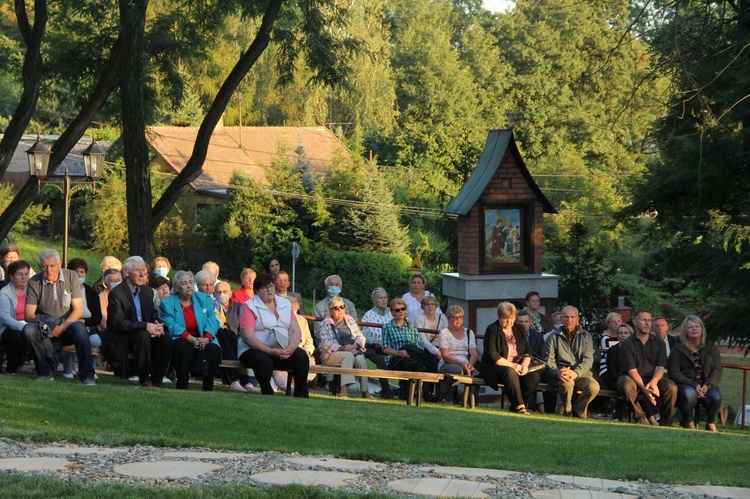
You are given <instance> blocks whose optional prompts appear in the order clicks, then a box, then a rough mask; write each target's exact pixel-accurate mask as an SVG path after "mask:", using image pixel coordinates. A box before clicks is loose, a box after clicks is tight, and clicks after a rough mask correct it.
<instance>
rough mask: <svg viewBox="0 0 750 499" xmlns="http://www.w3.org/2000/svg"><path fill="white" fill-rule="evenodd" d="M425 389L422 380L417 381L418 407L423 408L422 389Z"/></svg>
mask: <svg viewBox="0 0 750 499" xmlns="http://www.w3.org/2000/svg"><path fill="white" fill-rule="evenodd" d="M423 388H424V386H423V384H422V380H421V379H420V380H417V407H422V389H423Z"/></svg>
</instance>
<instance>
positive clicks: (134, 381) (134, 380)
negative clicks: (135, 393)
mask: <svg viewBox="0 0 750 499" xmlns="http://www.w3.org/2000/svg"><path fill="white" fill-rule="evenodd" d="M128 381H130V382H131V383H140V382H141V380H140V378H138V376H131V377H129V378H128Z"/></svg>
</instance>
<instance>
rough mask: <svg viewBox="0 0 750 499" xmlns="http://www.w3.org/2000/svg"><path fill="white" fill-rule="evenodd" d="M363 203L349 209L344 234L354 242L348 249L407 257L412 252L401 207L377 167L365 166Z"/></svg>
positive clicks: (350, 241) (361, 200)
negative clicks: (400, 213) (401, 221)
mask: <svg viewBox="0 0 750 499" xmlns="http://www.w3.org/2000/svg"><path fill="white" fill-rule="evenodd" d="M363 174H364V182H363V185H362V191H361V194H360V196H359V197H360V202H361V203H362V204H360V205H356V206H354V207H352V208H350V209H349V212H348V213H347V214H346V215H345V217H344V219H343V220H342V224H341V230H342V233H343V235H344V236H345V237H347V238H351V239H350V240H349V244H348V245H347V246H349V247H351V248H357V249H360V250H365V251H379V252H382V253H405V252H406V251H407V250H408V248H409V236H408V229H407V228H404V227H402V226H401V224H400V223H399V213H398V207H397V206H395V205H394V204H393V193H392V192H391V190H390V189H389V188H388V185H387V183H386V179H385V176H384V175H383V174H382V172H381V171H380V170H379V169H378V167H377V166H376V165H374V164H369V165H366V166H365V170H364V172H363Z"/></svg>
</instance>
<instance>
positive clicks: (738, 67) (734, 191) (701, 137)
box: [625, 0, 750, 345]
mask: <svg viewBox="0 0 750 499" xmlns="http://www.w3.org/2000/svg"><path fill="white" fill-rule="evenodd" d="M669 9H670V10H666V11H664V14H665V16H666V18H668V19H669V21H668V22H667V23H665V24H664V25H663V26H662V28H661V29H660V30H659V32H658V33H657V34H656V35H655V36H654V45H655V48H656V50H657V54H658V56H659V65H660V68H661V69H662V71H663V72H664V73H665V74H667V75H668V76H669V77H670V83H671V85H672V87H671V88H670V95H671V98H670V100H669V103H668V104H669V106H668V112H667V114H666V116H665V117H664V118H663V119H662V120H660V121H659V123H658V127H657V131H656V134H655V136H656V143H657V146H658V158H657V159H656V160H655V161H654V162H653V164H652V165H651V168H650V169H649V171H648V173H647V174H646V175H645V176H644V177H643V179H642V181H641V182H639V183H638V189H637V190H636V196H635V198H634V200H633V206H632V207H631V208H630V209H629V210H627V211H626V212H625V214H627V215H635V214H639V213H648V214H649V216H650V218H651V220H652V225H651V236H652V239H651V240H654V241H658V242H659V243H660V245H662V246H664V251H663V252H662V253H661V255H660V260H661V268H662V269H663V272H664V274H665V275H667V276H669V277H672V278H676V279H679V280H681V281H683V282H686V283H693V282H694V283H695V285H697V287H698V288H699V289H700V290H701V296H700V298H701V299H702V301H701V300H696V302H695V304H694V309H693V310H692V311H693V312H695V311H699V310H701V309H702V308H703V307H706V308H708V310H707V311H705V312H706V315H708V313H710V322H709V324H708V328H707V329H708V331H709V333H710V334H713V335H714V336H720V337H724V338H728V339H732V340H734V341H737V342H739V343H741V344H744V345H750V328H748V324H750V278H749V277H750V219H749V218H748V213H750V196H749V195H748V192H750V160H749V159H750V140H749V137H748V134H749V133H750V102H749V101H748V99H747V96H748V95H750V56H749V55H748V52H747V48H746V47H747V45H748V42H749V41H750V1H747V0H739V1H687V2H679V3H675V4H674V5H670V7H669Z"/></svg>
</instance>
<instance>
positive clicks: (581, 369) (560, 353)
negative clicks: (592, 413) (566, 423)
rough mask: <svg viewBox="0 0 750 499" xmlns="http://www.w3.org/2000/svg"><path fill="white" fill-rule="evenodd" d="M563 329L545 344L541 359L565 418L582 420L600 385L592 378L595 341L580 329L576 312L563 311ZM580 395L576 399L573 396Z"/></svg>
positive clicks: (569, 307) (570, 310)
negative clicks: (544, 363)
mask: <svg viewBox="0 0 750 499" xmlns="http://www.w3.org/2000/svg"><path fill="white" fill-rule="evenodd" d="M562 321H563V322H562V327H561V328H560V331H558V332H556V333H553V334H552V335H550V337H549V338H547V342H546V343H545V344H544V354H543V358H544V360H545V361H546V362H547V366H548V367H547V373H548V375H549V379H550V384H551V385H552V386H554V387H556V388H557V392H558V393H559V394H560V397H561V398H562V402H563V413H564V414H565V415H566V416H574V417H578V418H585V417H586V414H587V412H588V407H589V403H590V402H591V401H592V400H594V397H596V395H597V394H598V393H599V383H598V382H597V381H596V380H595V379H594V376H593V374H592V372H591V368H592V366H593V365H594V340H593V338H592V337H591V334H589V332H588V331H586V330H585V329H583V328H581V325H580V322H579V317H578V309H577V308H575V307H572V306H567V307H565V308H563V309H562ZM578 392H580V394H579V395H578V396H577V397H575V402H573V398H574V395H575V394H577V393H578Z"/></svg>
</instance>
